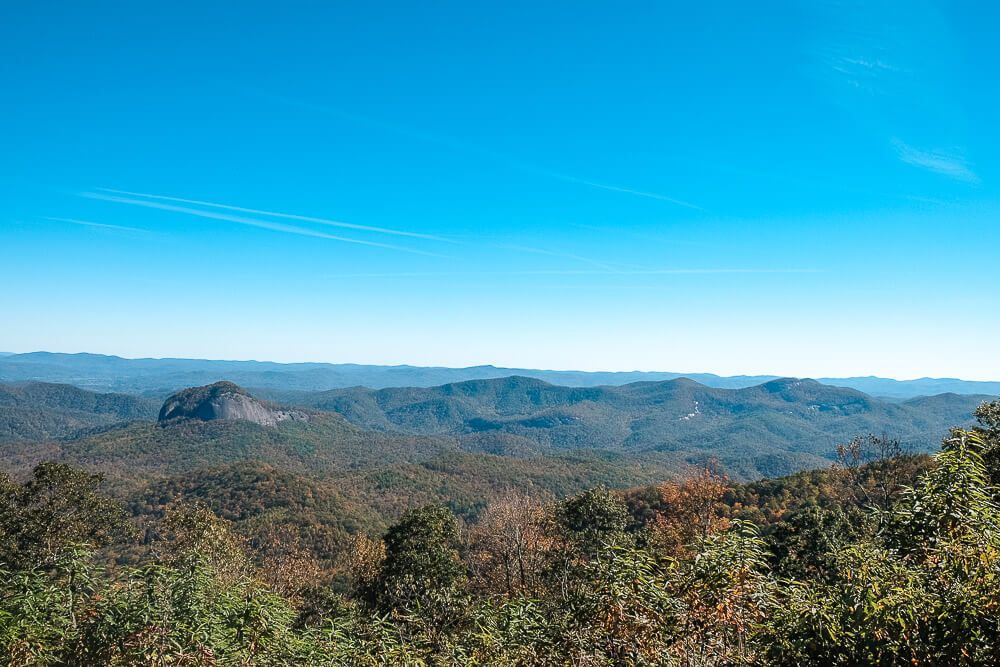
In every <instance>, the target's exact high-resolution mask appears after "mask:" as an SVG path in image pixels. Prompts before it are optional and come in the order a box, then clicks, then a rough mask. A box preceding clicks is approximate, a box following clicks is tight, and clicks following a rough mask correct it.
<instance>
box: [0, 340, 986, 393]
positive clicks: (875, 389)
mask: <svg viewBox="0 0 1000 667" xmlns="http://www.w3.org/2000/svg"><path fill="white" fill-rule="evenodd" d="M512 375H521V376H525V377H533V378H536V379H539V380H544V381H546V382H550V383H552V384H557V385H564V386H570V387H595V386H602V385H623V384H629V383H633V382H660V381H664V380H673V379H677V378H681V377H686V378H689V379H691V380H694V381H696V382H700V383H701V384H704V385H706V386H709V387H716V388H723V389H738V388H742V387H751V386H754V385H758V384H761V383H763V382H767V381H770V380H775V379H778V376H774V375H757V376H733V377H723V376H718V375H713V374H711V373H675V372H641V371H634V372H583V371H550V370H538V369H524V368H499V367H496V366H472V367H469V368H441V367H421V366H405V365H403V366H376V365H364V364H326V363H297V364H282V363H274V362H266V361H212V360H205V359H123V358H121V357H115V356H106V355H100V354H61V353H51V352H31V353H26V354H15V355H9V356H4V357H2V358H0V382H13V381H24V380H35V381H44V382H65V383H68V384H73V385H76V386H78V387H83V388H85V389H95V390H101V391H121V392H126V393H150V394H153V395H156V396H157V397H159V398H163V397H165V396H166V395H167V394H170V393H172V392H174V391H177V390H178V389H181V388H183V387H191V386H196V385H205V384H210V383H213V382H217V381H219V380H230V381H232V382H235V383H237V384H239V385H242V386H244V387H253V388H260V389H264V388H266V389H275V390H299V391H322V390H327V389H335V388H343V387H354V386H364V387H371V388H375V389H380V388H386V387H432V386H437V385H441V384H447V383H455V382H463V381H466V380H481V379H493V378H503V377H509V376H512ZM818 381H819V382H822V383H823V384H829V385H833V386H839V387H849V388H854V389H858V390H860V391H863V392H866V393H868V394H871V395H874V396H882V397H888V398H893V399H897V400H903V399H907V398H913V397H915V396H926V395H931V394H940V393H945V392H953V393H957V394H991V395H997V394H1000V382H971V381H965V380H957V379H950V378H922V379H919V380H907V381H899V380H892V379H888V378H877V377H853V378H819V379H818Z"/></svg>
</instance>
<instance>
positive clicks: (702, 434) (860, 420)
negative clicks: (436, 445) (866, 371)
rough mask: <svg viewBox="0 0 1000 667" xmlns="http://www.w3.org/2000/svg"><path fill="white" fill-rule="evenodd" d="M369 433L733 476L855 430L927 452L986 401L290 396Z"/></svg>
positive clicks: (509, 385) (763, 471)
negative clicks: (700, 468) (583, 453)
mask: <svg viewBox="0 0 1000 667" xmlns="http://www.w3.org/2000/svg"><path fill="white" fill-rule="evenodd" d="M287 398H288V399H289V400H294V401H295V402H297V403H299V404H301V405H304V406H308V407H311V408H318V409H323V410H332V411H335V412H337V413H339V414H341V415H343V416H344V417H346V418H347V419H348V420H350V421H352V422H353V423H355V424H358V425H360V426H363V427H365V428H368V429H373V430H387V431H388V430H391V431H404V432H408V433H414V434H424V435H447V436H452V437H454V438H457V439H458V441H459V442H460V443H461V445H462V447H463V448H464V449H466V450H468V451H482V452H491V453H496V454H503V455H514V456H524V455H538V454H545V453H551V452H554V451H565V450H572V449H576V448H596V449H602V450H608V451H615V452H626V453H630V454H633V455H634V454H638V453H654V452H655V453H668V452H669V453H674V454H680V455H681V456H682V457H683V458H684V459H685V460H687V461H689V462H695V461H698V460H704V459H705V458H706V457H708V456H714V457H716V458H718V459H719V460H720V461H721V462H722V464H723V466H724V467H725V468H726V469H727V470H728V471H730V473H731V474H733V475H734V476H736V477H738V478H754V477H760V476H774V475H780V474H787V473H789V472H793V471H794V470H797V469H803V468H808V467H817V466H822V465H824V464H826V463H828V462H829V460H830V459H831V458H832V457H833V456H834V453H835V447H836V445H837V444H838V443H839V442H843V441H845V440H847V439H849V438H851V437H852V436H853V435H856V434H858V433H881V432H886V433H889V434H891V435H892V436H893V437H896V438H898V439H899V440H900V441H901V442H902V443H903V445H904V446H906V447H909V448H912V449H914V450H917V451H929V450H930V449H931V448H933V447H934V446H935V439H936V437H935V436H934V435H932V434H940V433H943V432H944V431H945V430H946V429H947V428H948V426H949V425H953V424H962V423H966V422H968V421H969V419H970V415H971V414H972V412H973V411H974V410H975V407H976V405H978V404H979V402H981V401H982V400H984V399H985V398H986V397H983V396H959V395H945V396H937V397H928V398H920V399H914V400H912V401H908V402H903V403H895V402H887V401H883V400H879V399H875V398H872V397H871V396H868V395H866V394H863V393H861V392H858V391H855V390H853V389H845V388H841V387H831V386H828V385H823V384H820V383H818V382H815V381H813V380H796V379H788V378H786V379H779V380H772V381H770V382H766V383H764V384H761V385H757V386H754V387H747V388H743V389H717V388H711V387H706V386H704V385H701V384H698V383H696V382H694V381H692V380H688V379H677V380H669V381H665V382H640V383H633V384H628V385H624V386H619V387H560V386H555V385H551V384H548V383H546V382H543V381H541V380H537V379H533V378H526V377H510V378H502V379H497V380H474V381H469V382H461V383H455V384H448V385H443V386H440V387H430V388H414V387H404V388H389V389H380V390H370V389H365V388H359V387H355V388H349V389H337V390H331V391H328V392H321V393H317V394H297V395H288V396H287Z"/></svg>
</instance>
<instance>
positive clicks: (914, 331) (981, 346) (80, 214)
mask: <svg viewBox="0 0 1000 667" xmlns="http://www.w3.org/2000/svg"><path fill="white" fill-rule="evenodd" d="M84 5H86V6H84ZM997 11H998V10H996V9H994V8H993V6H992V4H991V3H973V2H969V3H943V2H942V3H926V2H920V1H919V0H918V1H915V2H905V3H903V2H899V3H892V2H885V3H872V4H869V3H850V2H845V3H821V2H788V3H783V2H773V3H771V2H769V3H745V2H705V3H673V2H634V3H611V2H608V3H597V2H594V3H578V2H575V3H569V2H566V3H557V2H549V3H537V2H532V3H520V2H508V3H490V4H487V3H469V2H454V3H447V2H440V3H406V4H403V3H398V4H397V3H318V2H309V3H303V2H295V1H287V2H282V3H273V2H267V3H264V2H259V3H257V2H240V3H221V2H205V1H204V0H202V1H200V2H197V3H193V2H183V1H181V2H173V3H164V4H162V5H160V6H159V7H157V8H152V7H146V6H144V7H142V8H141V10H140V9H139V6H138V5H136V4H135V3H126V2H120V3H69V2H64V3H60V2H38V3H15V4H11V5H9V6H7V7H5V8H4V9H3V10H2V17H0V18H2V20H0V59H2V62H3V63H4V67H3V68H2V69H0V127H2V128H3V129H2V133H0V155H2V158H0V258H2V261H0V279H2V280H3V285H4V287H5V289H4V290H3V291H2V293H0V294H2V296H0V307H2V312H3V313H4V315H3V319H4V324H3V326H2V327H0V349H2V350H5V351H14V352H23V351H30V350H38V349H47V350H55V351H69V352H72V351H91V352H102V353H109V354H119V355H122V356H190V357H209V358H230V359H246V358H256V359H272V360H278V361H305V360H318V361H331V362H359V363H412V364H433V365H449V366H456V365H472V364H479V363H493V364H498V365H508V366H525V367H543V368H578V369H588V370H599V369H600V370H631V369H641V370H672V371H682V372H683V371H691V372H694V371H709V372H716V373H721V374H738V373H775V374H786V375H797V376H844V375H858V374H865V375H867V374H877V375H885V376H891V377H899V378H908V377H917V376H925V375H930V376H957V377H964V378H968V379H998V378H1000V355H997V354H996V341H997V337H998V331H1000V291H998V290H997V285H998V273H1000V272H998V269H997V267H998V263H1000V246H998V244H997V242H996V239H997V229H998V224H997V221H998V219H1000V218H998V214H1000V188H998V186H997V183H998V178H1000V171H998V168H1000V164H998V156H1000V150H998V149H1000V123H997V122H996V113H997V109H998V108H1000V86H997V85H996V84H997V78H996V77H997V75H996V72H997V71H998V66H1000V51H998V49H997V47H996V45H995V34H994V30H993V27H995V26H996V25H997V22H998V20H1000V16H998V15H997Z"/></svg>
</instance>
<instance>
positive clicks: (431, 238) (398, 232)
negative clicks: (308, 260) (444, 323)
mask: <svg viewBox="0 0 1000 667" xmlns="http://www.w3.org/2000/svg"><path fill="white" fill-rule="evenodd" d="M97 189H98V190H100V191H102V192H111V193H114V194H118V195H128V196H129V197H144V198H146V199H158V200H160V201H172V202H178V203H181V204H194V205H195V206H208V207H211V208H221V209H225V210H227V211H238V212H240V213H252V214H254V215H266V216H270V217H273V218H285V219H287V220H298V221H300V222H314V223H316V224H319V225H329V226H331V227H343V228H345V229H356V230H358V231H362V232H377V233H379V234H392V235H395V236H409V237H411V238H416V239H424V240H427V241H441V242H443V243H455V241H452V240H451V239H446V238H444V237H441V236H432V235H430V234H419V233H417V232H406V231H402V230H399V229H388V228H386V227H372V226H369V225H358V224H354V223H351V222H341V221H340V220H330V219H327V218H315V217H312V216H308V215H296V214H294V213H281V212H278V211H264V210H260V209H256V208H245V207H243V206H233V205H231V204H220V203H217V202H211V201H201V200H198V199H184V198H183V197H170V196H167V195H156V194H150V193H148V192H129V191H128V190H115V189H113V188H97Z"/></svg>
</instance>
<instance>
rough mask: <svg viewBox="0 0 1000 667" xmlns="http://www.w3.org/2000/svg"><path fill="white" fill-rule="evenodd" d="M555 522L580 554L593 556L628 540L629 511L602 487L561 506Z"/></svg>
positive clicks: (562, 503)
mask: <svg viewBox="0 0 1000 667" xmlns="http://www.w3.org/2000/svg"><path fill="white" fill-rule="evenodd" d="M556 522H557V523H558V525H559V528H560V529H561V531H562V533H563V535H564V537H565V538H566V540H567V541H568V542H569V543H570V544H571V545H572V546H573V547H574V548H576V549H577V550H579V551H581V552H583V553H586V554H592V553H596V552H597V551H598V550H599V549H600V548H601V547H603V546H605V545H608V544H611V545H613V544H617V543H619V542H621V541H622V539H623V538H624V536H625V528H626V526H627V525H628V508H626V506H625V503H624V502H623V501H622V499H621V498H620V497H619V496H618V495H615V494H613V493H611V492H610V491H608V490H607V489H605V488H603V487H599V488H596V489H591V490H589V491H584V492H583V493H580V494H577V495H575V496H573V497H571V498H567V499H566V500H564V501H562V502H561V503H559V506H558V507H557V508H556Z"/></svg>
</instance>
